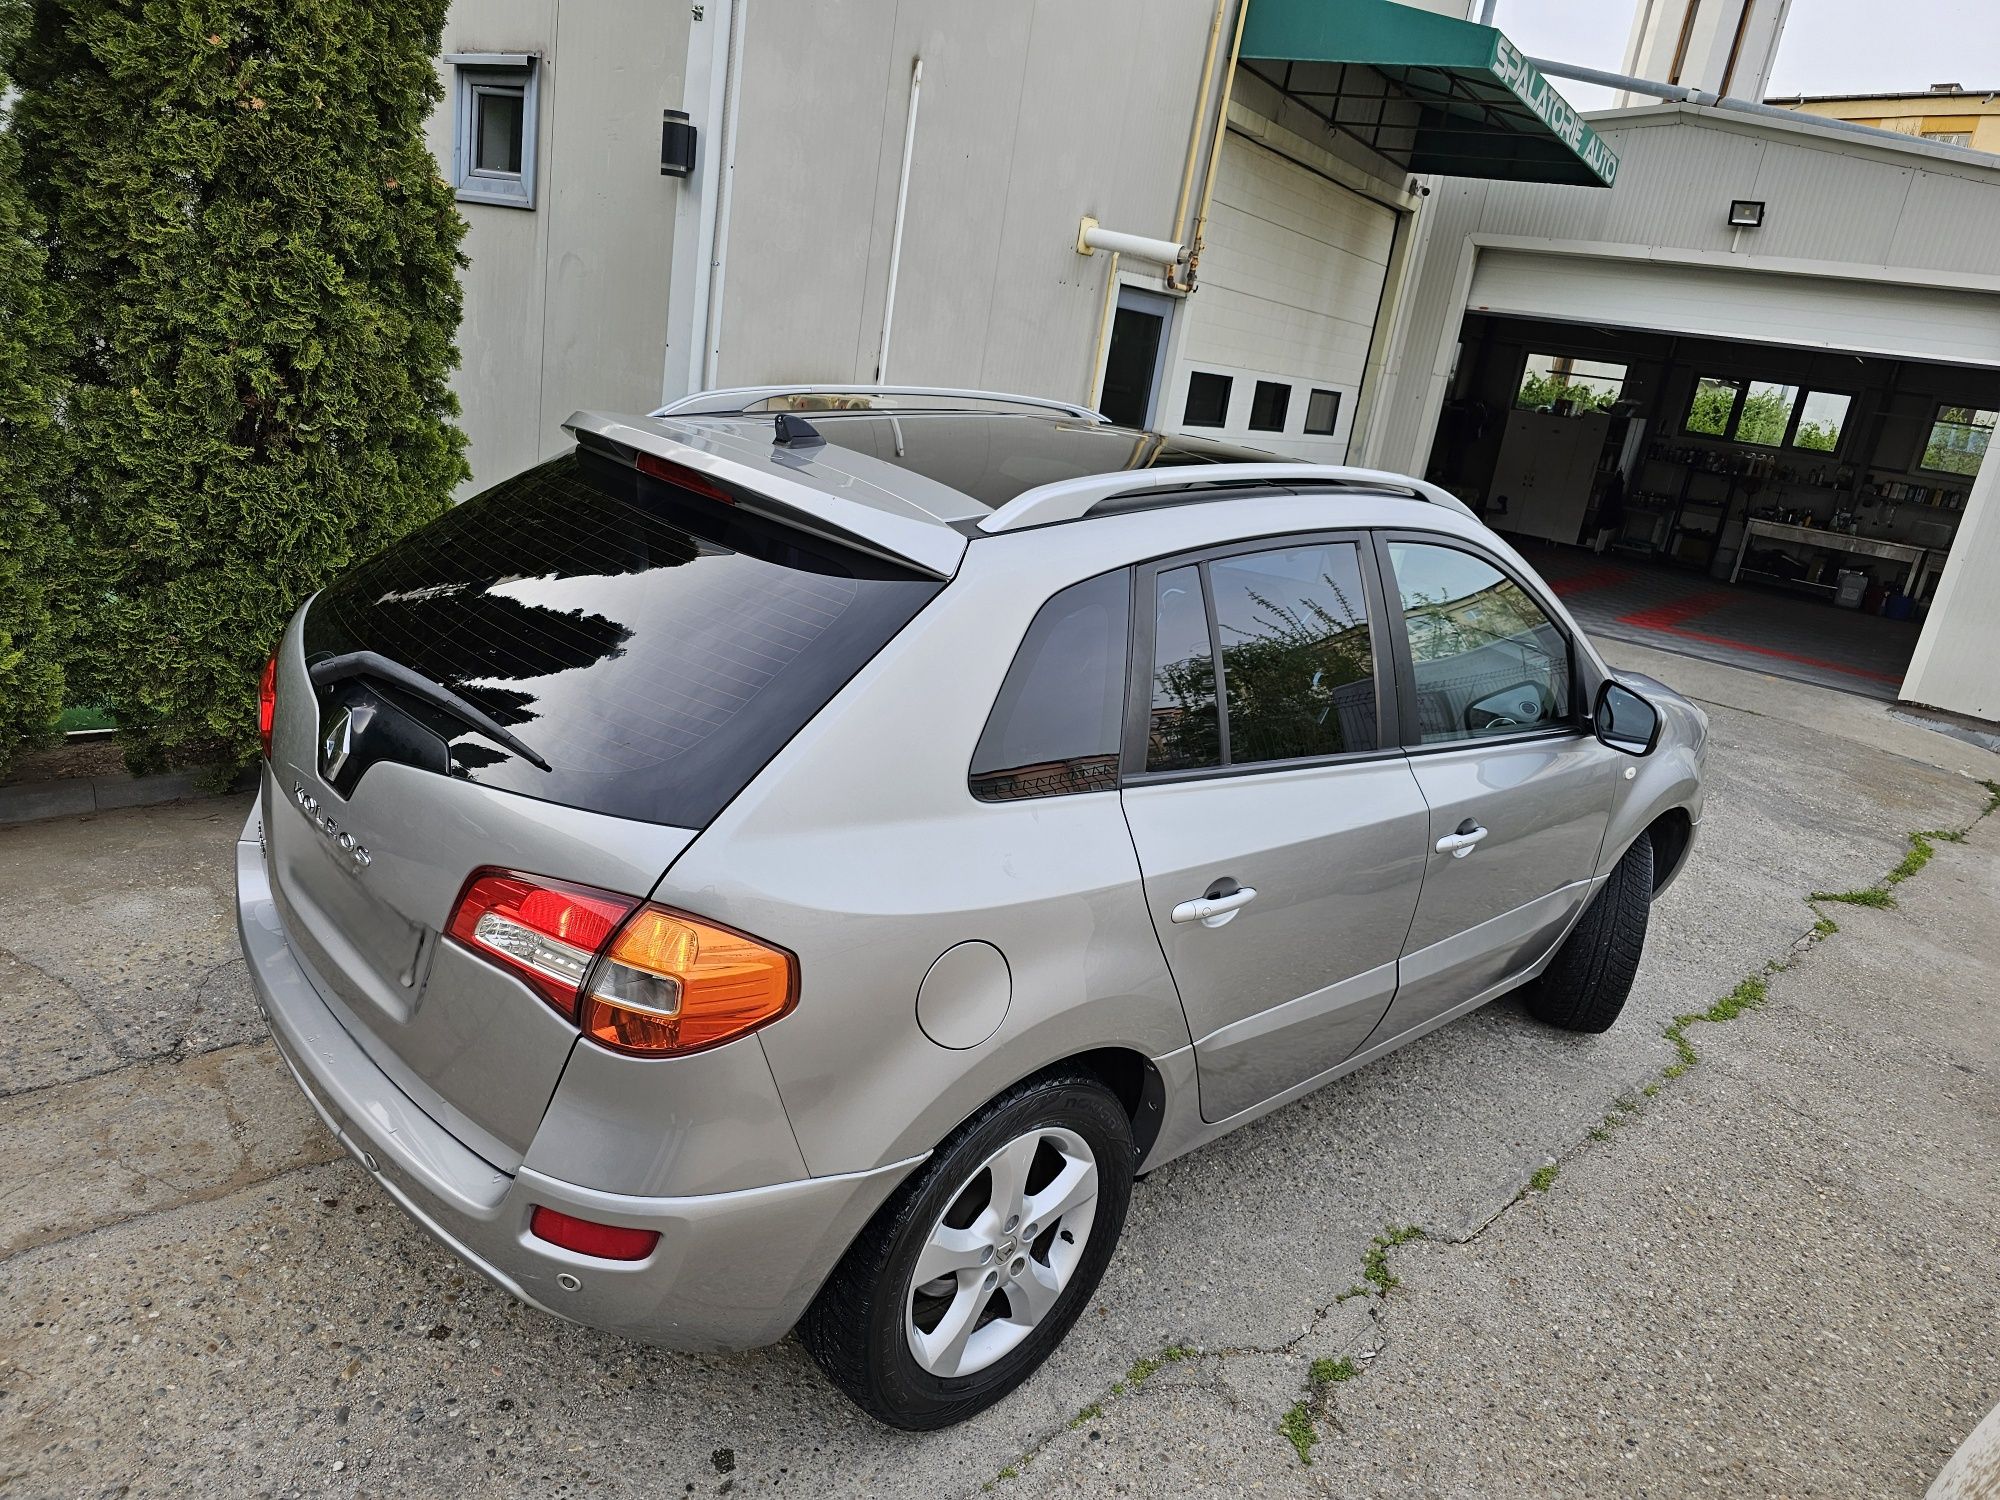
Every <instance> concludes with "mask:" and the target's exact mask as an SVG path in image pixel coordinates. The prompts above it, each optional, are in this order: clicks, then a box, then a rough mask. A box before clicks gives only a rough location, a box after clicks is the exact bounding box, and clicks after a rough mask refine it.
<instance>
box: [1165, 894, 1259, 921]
mask: <svg viewBox="0 0 2000 1500" xmlns="http://www.w3.org/2000/svg"><path fill="white" fill-rule="evenodd" d="M1256 899H1257V888H1256V887H1255V886H1248V885H1239V886H1238V887H1237V888H1236V889H1235V890H1233V891H1231V892H1230V893H1229V894H1228V895H1226V896H1203V897H1201V898H1199V899H1198V900H1194V901H1183V902H1182V903H1181V904H1180V905H1179V906H1176V907H1175V908H1174V920H1175V921H1176V922H1199V923H1201V925H1202V926H1204V927H1220V926H1222V925H1223V924H1225V923H1226V922H1229V921H1231V920H1232V919H1233V918H1234V917H1235V916H1236V914H1237V913H1238V912H1239V911H1241V910H1243V908H1244V907H1246V906H1248V905H1249V904H1250V903H1251V902H1252V901H1255V900H1256Z"/></svg>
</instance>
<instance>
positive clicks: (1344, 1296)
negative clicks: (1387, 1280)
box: [1333, 1281, 1368, 1302]
mask: <svg viewBox="0 0 2000 1500" xmlns="http://www.w3.org/2000/svg"><path fill="white" fill-rule="evenodd" d="M1367 1295H1368V1288H1367V1287H1365V1286H1363V1285H1361V1283H1360V1282H1358V1281H1357V1282H1356V1283H1355V1284H1354V1285H1353V1286H1351V1287H1349V1288H1348V1289H1347V1290H1346V1291H1344V1292H1342V1293H1341V1294H1340V1295H1339V1296H1338V1297H1335V1298H1334V1299H1333V1300H1334V1301H1335V1302H1346V1301H1347V1300H1349V1299H1350V1298H1353V1297H1365V1296H1367Z"/></svg>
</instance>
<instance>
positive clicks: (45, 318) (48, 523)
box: [0, 0, 65, 771]
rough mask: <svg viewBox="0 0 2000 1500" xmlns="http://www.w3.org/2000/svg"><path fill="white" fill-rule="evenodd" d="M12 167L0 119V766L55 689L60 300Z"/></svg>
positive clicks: (5, 28)
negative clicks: (53, 360)
mask: <svg viewBox="0 0 2000 1500" xmlns="http://www.w3.org/2000/svg"><path fill="white" fill-rule="evenodd" d="M26 20H27V15H26V11H25V9H24V7H23V6H22V4H21V3H20V0H0V98H4V97H5V96H6V93H7V60H8V58H9V57H10V55H11V53H12V49H13V46H14V45H15V43H16V42H17V41H18V39H19V37H20V34H21V32H22V30H23V29H24V27H25V23H26ZM20 165H21V163H20V150H19V148H18V146H17V144H16V143H15V140H14V137H13V133H12V132H11V131H9V130H7V129H6V128H4V126H0V771H5V770H6V768H7V765H8V763H9V761H11V760H12V759H13V756H14V754H15V752H16V751H17V750H19V749H20V747H21V745H22V744H23V743H24V742H29V743H32V742H33V741H35V740H38V739H40V738H42V737H43V736H44V735H46V734H48V733H49V732H50V730H51V729H52V728H53V727H54V725H55V720H56V715H57V714H58V713H60V712H61V711H62V690H63V677H62V667H61V663H60V660H59V656H58V651H57V635H58V628H57V621H58V615H59V611H58V606H57V601H56V600H54V599H52V598H51V588H50V581H51V579H52V578H53V577H54V576H56V575H57V574H58V573H59V572H60V571H61V565H62V558H63V553H64V550H65V549H64V531H63V526H62V516H61V514H60V512H59V509H58V504H57V495H58V491H59V486H60V474H61V463H60V447H59V443H58V433H57V430H56V427H55V423H54V422H53V421H52V420H51V415H50V414H51V412H52V411H53V409H54V406H55V393H54V388H53V374H52V371H51V370H50V368H49V360H48V354H49V351H50V350H51V349H53V348H54V347H55V346H56V344H57V342H58V339H59V330H60V327H61V316H60V309H61V303H60V299H59V298H58V297H57V296H56V295H55V294H54V292H53V290H52V289H51V288H50V287H49V286H48V285H47V282H46V280H45V269H46V268H45V266H44V263H43V259H44V258H43V255H42V250H41V246H40V244H39V231H40V229H41V222H40V220H39V219H38V218H37V216H36V215H35V214H34V212H33V211H32V210H30V209H29V207H28V205H27V201H26V199H25V197H24V195H23V193H22V188H21V176H20Z"/></svg>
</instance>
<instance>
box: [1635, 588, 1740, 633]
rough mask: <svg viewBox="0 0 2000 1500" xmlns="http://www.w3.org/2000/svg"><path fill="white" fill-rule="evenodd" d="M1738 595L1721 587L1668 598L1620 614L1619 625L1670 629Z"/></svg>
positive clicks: (1726, 602)
mask: <svg viewBox="0 0 2000 1500" xmlns="http://www.w3.org/2000/svg"><path fill="white" fill-rule="evenodd" d="M1737 598H1738V596H1737V595H1735V594H1732V593H1728V592H1726V591H1724V590H1722V589H1710V590H1708V591H1707V592H1706V593H1701V594H1688V595H1686V596H1685V597H1683V598H1680V599H1670V600H1668V601H1667V602H1666V603H1665V604H1656V605H1654V606H1653V607H1652V608H1651V609H1641V610H1635V611H1633V612H1632V613H1631V614H1629V615H1620V616H1619V617H1618V623H1619V624H1620V625H1632V626H1636V627H1637V628H1638V629H1640V630H1672V629H1674V628H1676V627H1677V626H1678V625H1679V624H1680V623H1681V621H1683V620H1692V619H1693V618H1694V617H1695V616H1696V615H1706V614H1712V613H1713V612H1714V611H1716V610H1718V609H1721V608H1722V607H1723V606H1724V605H1728V604H1734V603H1735V602H1736V600H1737Z"/></svg>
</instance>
